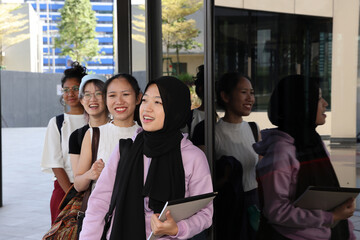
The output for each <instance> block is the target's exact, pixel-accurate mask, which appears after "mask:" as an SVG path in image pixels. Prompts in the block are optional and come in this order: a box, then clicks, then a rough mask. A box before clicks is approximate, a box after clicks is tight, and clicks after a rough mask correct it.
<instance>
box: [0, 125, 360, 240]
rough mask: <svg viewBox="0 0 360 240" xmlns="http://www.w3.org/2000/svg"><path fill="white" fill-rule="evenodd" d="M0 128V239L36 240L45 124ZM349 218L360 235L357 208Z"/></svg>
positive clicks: (45, 220)
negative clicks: (0, 181) (0, 201)
mask: <svg viewBox="0 0 360 240" xmlns="http://www.w3.org/2000/svg"><path fill="white" fill-rule="evenodd" d="M2 131H3V132H2V144H3V145H2V156H3V163H2V172H3V205H4V206H3V207H2V208H0V239H1V240H5V239H6V240H23V239H25V240H27V239H36V240H39V239H41V238H42V236H43V235H44V233H45V232H46V231H47V230H48V229H49V228H50V210H49V199H50V196H51V191H52V187H53V186H52V181H51V176H50V174H45V173H42V172H41V171H40V158H41V152H42V147H43V141H44V136H45V128H3V129H2ZM359 161H360V160H359ZM359 161H357V162H359ZM354 167H355V166H354ZM358 207H359V209H360V206H358ZM352 221H353V223H354V225H355V234H356V235H357V238H358V239H360V211H357V212H356V213H355V216H353V217H352Z"/></svg>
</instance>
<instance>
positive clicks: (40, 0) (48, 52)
mask: <svg viewBox="0 0 360 240" xmlns="http://www.w3.org/2000/svg"><path fill="white" fill-rule="evenodd" d="M25 2H27V3H30V4H31V6H32V7H33V8H34V9H35V11H36V12H37V13H38V14H39V16H40V18H41V19H42V20H43V26H42V29H43V51H42V53H43V71H44V72H51V73H62V72H64V70H65V69H66V68H67V67H69V65H70V64H71V59H69V58H68V57H62V56H59V53H60V50H59V49H53V43H54V38H55V37H57V36H58V32H57V22H58V21H59V20H60V17H61V16H60V12H58V10H59V9H61V8H62V7H63V5H64V1H61V0H60V1H58V0H25ZM90 2H91V5H92V9H93V10H94V11H95V12H96V14H95V15H96V18H97V25H96V32H97V39H98V40H99V47H100V52H103V53H104V55H102V56H100V57H99V60H100V61H90V62H88V63H87V64H88V69H89V71H91V72H93V73H97V74H105V75H111V74H113V73H114V46H113V7H114V3H113V0H90Z"/></svg>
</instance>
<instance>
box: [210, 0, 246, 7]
mask: <svg viewBox="0 0 360 240" xmlns="http://www.w3.org/2000/svg"><path fill="white" fill-rule="evenodd" d="M215 6H219V7H232V8H244V0H215Z"/></svg>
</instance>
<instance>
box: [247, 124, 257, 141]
mask: <svg viewBox="0 0 360 240" xmlns="http://www.w3.org/2000/svg"><path fill="white" fill-rule="evenodd" d="M248 123H249V126H250V128H251V131H252V133H253V135H254V139H255V142H258V141H259V132H258V131H259V130H258V127H257V124H256V122H248Z"/></svg>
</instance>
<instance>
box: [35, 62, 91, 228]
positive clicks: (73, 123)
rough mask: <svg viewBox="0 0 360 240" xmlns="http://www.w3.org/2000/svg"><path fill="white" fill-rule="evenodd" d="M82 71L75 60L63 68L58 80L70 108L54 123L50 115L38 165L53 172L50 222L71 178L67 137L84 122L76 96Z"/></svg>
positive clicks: (55, 119)
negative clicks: (70, 65)
mask: <svg viewBox="0 0 360 240" xmlns="http://www.w3.org/2000/svg"><path fill="white" fill-rule="evenodd" d="M85 75H86V68H85V67H83V66H81V65H80V64H79V63H78V62H74V63H73V64H72V67H71V68H69V69H66V70H65V71H64V76H63V78H62V80H61V86H62V93H63V95H62V99H63V102H64V103H65V104H66V105H67V106H68V109H69V111H68V112H66V113H64V115H63V121H62V122H59V123H57V118H56V117H53V118H51V119H50V121H49V124H48V128H47V131H46V136H45V143H44V150H43V154H42V160H41V168H42V171H44V172H48V173H53V174H54V175H55V177H54V180H55V181H54V191H53V193H52V196H51V200H50V211H51V223H53V222H54V221H55V219H56V217H57V216H58V214H59V212H60V210H59V209H58V207H59V204H60V202H61V200H62V198H63V196H64V195H65V192H66V191H67V190H68V189H69V187H70V186H71V183H72V182H74V176H73V172H72V170H71V163H70V158H69V155H68V152H69V150H68V146H69V145H68V140H69V136H70V134H71V133H72V132H73V131H74V130H75V129H78V128H79V127H82V126H84V125H85V124H86V119H85V117H84V114H83V113H84V108H83V106H82V105H81V104H80V101H79V98H78V95H79V93H78V92H79V85H80V82H81V79H82V77H84V76H85ZM59 116H61V115H59ZM59 119H61V118H59ZM58 124H59V127H60V132H59V130H58V129H59V128H58Z"/></svg>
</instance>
